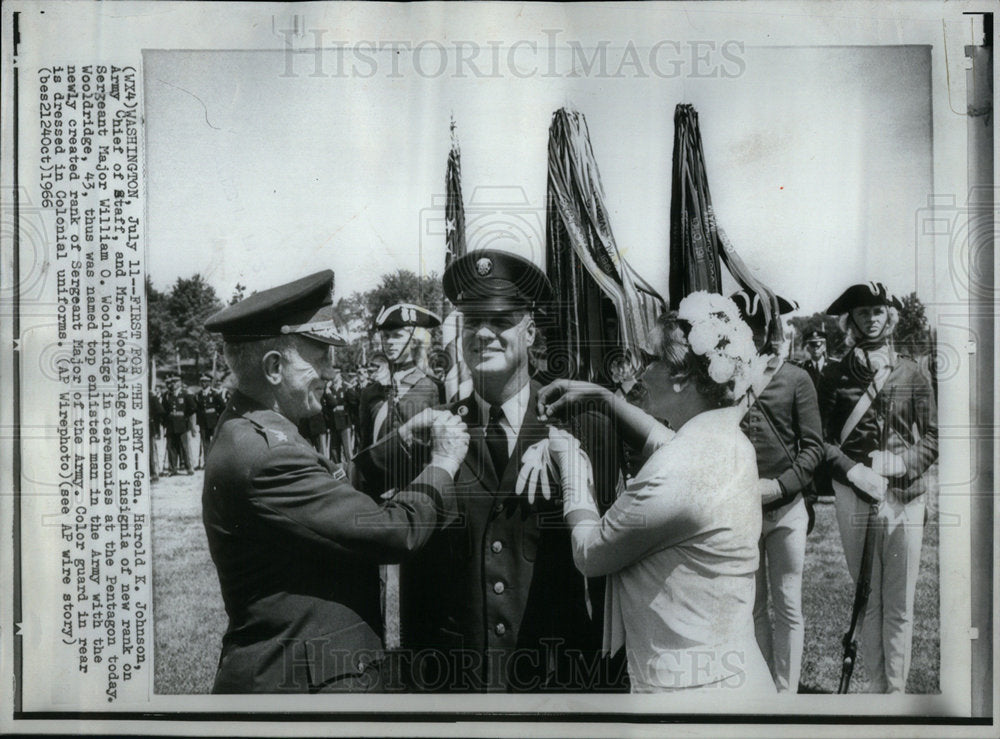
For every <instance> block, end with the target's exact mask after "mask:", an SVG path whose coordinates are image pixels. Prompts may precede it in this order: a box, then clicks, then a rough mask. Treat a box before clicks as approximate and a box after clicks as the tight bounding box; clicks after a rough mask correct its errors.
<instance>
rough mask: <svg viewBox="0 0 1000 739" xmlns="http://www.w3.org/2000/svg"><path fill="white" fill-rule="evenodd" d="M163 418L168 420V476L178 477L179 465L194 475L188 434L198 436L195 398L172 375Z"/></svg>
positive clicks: (165, 398) (179, 380) (164, 401)
mask: <svg viewBox="0 0 1000 739" xmlns="http://www.w3.org/2000/svg"><path fill="white" fill-rule="evenodd" d="M162 403H163V417H164V418H165V419H166V431H167V460H168V462H169V464H170V471H169V472H168V474H170V475H176V474H177V472H178V465H180V464H183V465H184V470H185V471H186V472H187V473H188V474H189V475H193V474H194V470H193V468H192V466H191V448H190V446H189V445H188V439H187V435H188V433H191V434H196V433H197V428H196V427H195V413H196V411H197V408H196V407H195V402H194V398H192V397H191V396H190V395H189V394H188V393H187V392H185V390H184V387H183V385H182V384H181V378H180V377H178V376H177V375H171V376H170V377H169V378H168V380H167V394H166V395H164V396H163V400H162Z"/></svg>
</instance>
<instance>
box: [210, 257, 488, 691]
mask: <svg viewBox="0 0 1000 739" xmlns="http://www.w3.org/2000/svg"><path fill="white" fill-rule="evenodd" d="M332 289H333V273H332V272H330V271H329V270H327V271H324V272H319V273H317V274H314V275H311V276H309V277H305V278H303V279H301V280H297V281H295V282H292V283H289V284H287V285H282V286H280V287H276V288H273V289H271V290H264V291H261V292H258V293H255V294H254V295H252V296H250V297H249V298H246V299H245V300H243V301H241V302H240V303H237V304H236V305H233V306H230V307H228V308H225V309H224V310H222V311H220V312H219V313H216V314H215V315H214V316H212V317H211V318H210V319H209V320H208V321H207V322H206V324H205V326H206V328H207V329H209V330H210V331H217V332H220V333H222V335H223V338H224V340H225V356H226V361H227V362H228V364H229V366H230V368H231V369H232V371H233V374H234V376H235V383H236V389H235V391H234V392H233V394H232V397H231V398H230V400H229V403H228V406H227V407H226V410H225V412H224V413H223V415H222V418H221V419H220V421H219V425H218V429H217V433H216V438H215V442H214V443H213V445H212V448H211V451H210V452H209V455H208V464H207V465H206V469H205V486H204V491H203V495H202V507H203V519H204V524H205V531H206V533H207V536H208V544H209V549H210V551H211V554H212V559H213V561H214V562H215V566H216V569H217V570H218V574H219V583H220V585H221V588H222V597H223V600H224V601H225V605H226V613H227V614H228V615H229V627H228V629H227V630H226V634H225V636H224V637H223V642H222V655H221V657H220V659H219V667H218V671H217V673H216V679H215V686H214V692H216V693H249V692H265V693H275V692H332V691H360V690H379V689H380V688H382V687H384V683H383V673H382V640H381V622H380V618H379V607H378V595H379V581H378V565H379V564H380V563H385V562H398V561H400V560H401V559H403V558H404V557H406V556H408V555H410V554H412V553H413V552H415V551H417V550H418V549H420V547H421V546H423V544H424V543H425V542H426V541H427V539H428V538H429V536H430V535H431V532H432V531H433V530H434V527H435V526H436V525H438V524H439V523H441V522H443V521H446V520H448V518H447V517H448V516H449V515H451V514H453V512H454V498H453V492H452V491H453V488H452V484H453V483H452V481H453V477H454V475H455V472H456V471H457V470H458V467H459V465H460V464H461V461H462V459H463V458H464V456H465V451H466V449H467V447H468V432H467V431H466V428H465V424H464V423H463V422H462V421H461V419H459V418H458V417H457V416H453V415H451V414H448V413H434V414H433V417H431V418H429V419H428V423H427V424H426V425H427V426H428V427H430V428H431V450H430V453H429V455H428V456H427V457H426V459H427V461H428V464H427V465H426V466H424V467H422V468H421V469H420V470H418V472H419V474H418V475H416V476H415V479H412V480H411V481H408V482H407V483H406V484H405V485H404V486H403V489H402V490H401V491H400V492H398V493H397V494H396V496H395V497H394V498H393V499H392V500H391V501H388V502H385V503H382V504H379V503H377V502H375V501H374V500H373V499H372V498H371V497H370V496H368V495H366V494H364V493H362V492H359V491H358V490H355V489H354V488H353V487H351V485H350V484H349V483H348V481H347V479H346V475H345V474H344V472H343V470H342V469H341V468H340V467H339V466H337V465H334V464H333V463H332V462H331V461H330V460H329V459H328V458H326V457H324V456H322V455H320V454H318V453H317V452H316V451H315V449H313V448H312V447H311V446H310V444H309V443H308V442H307V441H306V440H305V439H304V438H302V437H301V436H300V435H299V433H298V431H297V428H296V424H297V423H299V422H300V421H302V419H304V418H306V417H308V416H309V415H312V414H315V413H317V412H319V410H320V398H321V395H322V392H323V389H324V386H325V384H326V382H327V381H328V380H329V378H330V377H332V374H333V371H334V367H333V349H332V347H333V346H342V345H343V344H344V343H345V342H344V340H343V339H342V338H341V337H340V336H339V334H338V333H337V331H336V329H335V327H334V324H333V320H332V318H333V313H332V307H331V303H332V297H331V292H332Z"/></svg>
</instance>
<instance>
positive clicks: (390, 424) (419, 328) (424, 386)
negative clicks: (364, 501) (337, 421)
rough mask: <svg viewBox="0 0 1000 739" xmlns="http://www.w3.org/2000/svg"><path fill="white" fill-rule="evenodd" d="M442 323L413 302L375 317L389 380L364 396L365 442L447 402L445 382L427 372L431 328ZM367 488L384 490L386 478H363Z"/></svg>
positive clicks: (375, 439)
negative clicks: (379, 390)
mask: <svg viewBox="0 0 1000 739" xmlns="http://www.w3.org/2000/svg"><path fill="white" fill-rule="evenodd" d="M440 325H441V319H440V318H438V317H437V316H436V315H435V314H434V313H432V312H431V311H429V310H427V309H426V308H422V307H421V306H419V305H414V304H412V303H397V304H396V305H392V306H389V307H387V308H383V309H382V310H381V311H379V314H378V316H376V318H375V329H376V330H377V331H378V332H379V338H380V339H381V343H382V350H383V352H384V356H385V359H386V361H387V369H388V375H389V381H388V383H387V384H386V385H384V386H383V387H382V388H380V389H381V391H382V392H381V393H378V394H377V395H376V394H375V393H374V392H373V393H372V394H370V395H369V396H368V397H367V398H366V399H365V401H366V402H365V403H364V406H365V409H366V410H365V415H366V416H367V417H368V418H367V419H366V420H367V421H368V425H367V428H368V429H370V431H368V432H367V433H366V442H367V444H371V443H373V442H377V441H379V440H380V439H383V438H385V437H386V436H388V435H389V434H391V433H392V432H393V431H395V430H396V429H397V428H399V427H400V425H402V424H403V423H405V422H406V421H408V420H410V419H411V418H413V416H415V415H417V414H418V413H419V412H420V411H422V410H424V409H425V408H433V407H434V406H437V405H440V404H441V403H443V402H444V400H445V397H444V385H443V384H442V383H441V382H440V381H439V380H438V379H437V378H436V377H434V376H432V375H430V374H428V373H427V371H426V370H425V367H426V352H427V348H428V346H429V345H430V329H431V328H433V327H435V326H440ZM361 485H362V487H364V488H365V489H373V490H374V489H381V490H384V489H385V488H386V485H385V484H384V481H383V480H380V479H376V480H363V481H361Z"/></svg>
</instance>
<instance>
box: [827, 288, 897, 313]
mask: <svg viewBox="0 0 1000 739" xmlns="http://www.w3.org/2000/svg"><path fill="white" fill-rule="evenodd" d="M875 305H884V306H886V307H887V308H897V309H898V308H901V307H902V305H901V304H900V302H899V300H898V299H897V298H896V297H895V296H893V295H890V294H889V290H888V289H887V288H886V286H885V285H883V284H882V283H881V282H863V283H858V284H857V285H851V286H850V287H849V288H847V289H846V290H844V292H842V293H841V294H840V297H839V298H837V299H836V300H834V301H833V302H832V303H830V307H829V308H827V309H826V312H827V313H829V314H830V315H834V316H839V315H842V314H844V313H849V312H850V311H852V310H854V309H855V308H865V307H871V306H875Z"/></svg>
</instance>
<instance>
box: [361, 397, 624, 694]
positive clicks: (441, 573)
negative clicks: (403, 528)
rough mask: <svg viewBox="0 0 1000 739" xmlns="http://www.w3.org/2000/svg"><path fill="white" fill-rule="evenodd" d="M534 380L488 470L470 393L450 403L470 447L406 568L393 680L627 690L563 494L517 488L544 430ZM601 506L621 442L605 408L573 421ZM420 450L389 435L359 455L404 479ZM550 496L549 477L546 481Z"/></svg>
mask: <svg viewBox="0 0 1000 739" xmlns="http://www.w3.org/2000/svg"><path fill="white" fill-rule="evenodd" d="M538 389H539V386H538V384H537V383H532V386H531V392H530V398H529V403H528V408H527V409H526V414H525V417H524V419H523V422H522V426H521V429H520V434H519V436H518V439H517V442H516V446H515V448H514V452H513V453H512V454H511V456H510V460H509V462H508V463H507V465H506V467H505V468H504V469H503V470H502V471H498V470H496V469H494V466H493V462H492V460H491V457H490V454H489V451H488V448H487V443H486V439H485V425H486V423H487V422H488V419H486V418H482V417H480V412H479V406H478V403H476V402H475V401H474V400H471V399H470V400H466V401H461V402H459V403H457V404H454V405H452V406H450V407H449V409H450V410H451V411H453V412H455V413H457V414H458V415H460V416H462V417H463V419H464V420H465V421H466V423H467V425H468V426H469V431H470V445H469V451H468V454H467V455H466V458H465V462H464V463H463V465H462V467H461V469H460V470H459V472H458V475H457V476H456V478H455V493H456V499H457V516H456V517H455V518H454V519H453V520H451V521H450V522H449V523H448V525H447V526H445V527H444V528H442V529H441V530H440V531H438V532H437V533H436V534H435V535H434V536H433V537H432V539H431V541H430V542H429V543H428V546H427V547H426V548H425V549H424V550H423V551H421V552H420V553H419V554H418V555H417V556H416V557H414V558H412V559H411V560H409V561H408V562H407V563H406V564H404V565H403V571H402V577H401V588H402V590H401V595H400V600H401V609H402V639H403V647H404V653H405V654H406V655H407V658H408V662H405V663H404V664H403V665H402V668H403V674H402V675H398V674H397V675H394V677H393V679H394V680H396V681H398V683H397V684H398V685H399V686H400V687H401V688H404V689H410V690H418V691H431V692H435V691H437V692H453V691H457V692H465V691H468V692H482V691H511V692H520V691H545V690H550V691H556V692H567V691H580V690H600V691H613V690H621V689H625V688H626V685H625V677H624V663H623V661H622V660H621V659H616V660H614V661H609V660H607V659H603V658H602V657H601V655H600V648H601V639H602V634H603V626H602V621H603V612H604V580H603V578H593V579H591V580H590V581H587V580H586V579H585V578H584V577H583V576H582V575H581V574H580V573H579V572H578V571H577V569H576V567H575V566H574V564H573V557H572V549H571V546H570V540H569V530H568V528H567V527H566V525H565V523H564V522H563V517H562V502H561V500H560V499H559V498H558V497H556V498H555V499H553V500H550V501H545V500H543V499H541V496H538V497H537V498H536V500H535V501H534V503H533V504H529V503H528V500H527V498H526V496H524V495H521V496H517V495H515V494H514V486H515V482H516V479H517V475H518V472H519V470H520V466H521V457H522V455H523V454H524V452H525V450H526V449H527V448H528V447H530V446H531V445H532V444H534V443H536V442H538V441H540V440H542V439H545V438H547V437H548V429H547V427H546V426H545V425H544V424H543V423H540V422H539V421H538V419H537V415H536V397H537V392H538ZM573 430H574V432H575V433H576V435H577V437H578V438H580V439H581V442H582V444H583V446H584V449H586V450H587V451H588V453H589V454H590V456H591V459H592V462H593V465H594V473H595V479H596V484H597V490H598V493H599V494H600V495H602V496H603V500H602V503H603V505H604V506H605V507H606V506H607V505H609V504H610V502H611V501H612V500H613V497H614V491H615V485H616V483H617V480H618V470H619V466H618V463H619V458H618V455H617V448H618V444H617V442H616V435H615V434H614V433H613V428H612V426H611V424H610V423H609V422H608V421H607V419H605V418H604V417H603V416H600V415H597V414H588V415H586V416H581V417H580V418H578V419H577V421H576V424H575V427H574V429H573ZM427 453H428V450H427V449H426V448H425V447H423V446H421V445H420V444H419V443H418V442H414V443H413V445H412V447H411V448H409V449H407V448H405V447H404V446H403V445H402V444H401V442H400V441H399V438H398V436H397V435H393V436H391V437H389V438H387V439H385V440H383V441H382V442H380V443H379V444H376V445H374V446H373V447H370V448H369V449H366V450H364V451H363V452H362V453H361V454H359V456H358V458H357V461H358V462H359V464H360V465H362V466H364V467H365V468H366V470H368V473H369V475H370V476H372V477H377V476H378V475H385V476H386V477H387V479H389V480H392V479H393V478H405V477H406V476H407V475H408V474H410V473H411V471H412V470H413V469H415V468H418V467H419V465H420V464H421V463H422V461H423V460H424V459H426V455H427ZM552 489H553V491H554V493H555V495H556V496H558V492H559V491H558V485H556V484H555V483H554V482H553V483H552Z"/></svg>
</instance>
